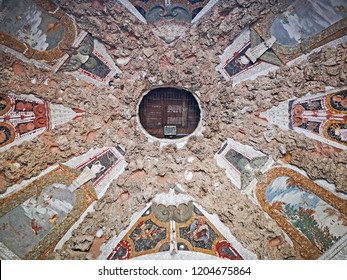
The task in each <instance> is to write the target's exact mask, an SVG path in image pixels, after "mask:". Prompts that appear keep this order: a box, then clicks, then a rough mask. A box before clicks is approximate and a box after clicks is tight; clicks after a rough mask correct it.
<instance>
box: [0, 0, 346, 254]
mask: <svg viewBox="0 0 347 280" xmlns="http://www.w3.org/2000/svg"><path fill="white" fill-rule="evenodd" d="M59 2H60V5H61V6H62V7H63V8H64V9H65V10H66V12H67V13H69V14H72V15H74V16H75V18H76V20H77V23H78V24H79V25H80V27H81V28H82V29H84V30H86V31H88V32H90V33H91V34H92V35H93V36H94V37H95V38H97V39H99V40H100V41H101V42H103V43H104V44H105V45H106V47H107V49H108V52H109V54H110V55H111V56H112V57H113V59H114V60H115V61H116V63H117V64H118V66H119V68H120V69H121V70H122V72H123V73H122V75H121V77H120V78H119V79H114V80H113V81H112V83H111V85H110V86H104V87H96V86H93V85H90V84H87V83H85V82H83V81H78V80H76V79H75V78H73V77H71V76H68V75H65V74H64V73H51V72H48V71H46V70H43V69H38V68H36V67H35V66H33V65H27V64H24V63H23V62H21V61H19V60H18V59H17V58H16V57H14V56H12V55H9V54H5V53H1V54H0V55H1V62H0V75H1V76H0V78H1V79H0V86H1V88H2V91H3V92H8V91H10V90H11V91H15V92H18V93H22V94H29V93H33V94H35V95H36V96H38V97H40V98H43V99H46V100H48V101H52V102H55V103H62V104H63V105H66V106H68V107H70V108H80V109H82V110H84V111H85V112H86V116H85V117H84V118H82V119H78V120H76V121H74V122H71V123H69V124H67V125H65V126H61V127H57V128H56V129H55V130H53V131H50V132H46V133H44V134H43V135H41V136H40V137H38V138H36V139H34V140H33V141H31V142H27V143H24V144H22V145H21V146H19V147H12V148H11V149H9V150H8V151H6V152H4V153H2V154H1V157H0V182H1V183H0V186H1V187H0V190H1V192H5V190H6V189H7V188H8V187H9V186H11V185H13V184H15V183H18V182H20V181H22V180H24V179H28V178H30V177H32V176H36V175H38V174H39V173H40V172H41V171H42V170H44V169H45V168H47V167H48V166H50V165H53V164H55V163H57V162H64V161H66V160H67V159H70V158H72V157H74V156H78V155H81V154H83V153H85V152H86V151H87V150H89V149H90V148H91V147H94V146H99V147H102V146H116V145H118V144H120V145H122V146H123V147H124V148H125V151H126V160H127V162H128V163H129V164H128V167H127V169H126V171H125V172H124V173H123V174H122V175H121V176H120V177H119V178H118V179H117V181H116V182H113V183H112V184H111V186H110V189H109V190H108V191H107V193H106V195H105V196H104V197H103V198H102V199H101V200H99V201H98V202H97V204H96V208H95V209H96V211H95V212H93V213H90V214H88V215H87V216H86V218H85V220H84V222H83V223H82V224H81V225H80V226H79V227H78V229H77V230H75V231H74V232H73V236H72V238H71V239H70V240H69V241H68V242H67V243H66V244H65V245H64V247H63V248H62V249H61V250H59V251H58V252H57V253H55V254H52V256H51V257H52V258H58V259H60V258H63V259H71V258H72V259H86V258H95V254H93V252H91V251H90V248H93V246H92V245H93V242H96V239H95V237H94V234H95V232H96V231H97V230H98V229H99V228H100V227H102V226H105V227H106V233H105V240H107V239H109V238H111V237H113V236H114V235H117V234H119V233H120V232H121V231H122V230H123V229H124V228H126V226H127V223H128V222H129V220H130V217H131V215H132V214H133V213H134V212H136V211H139V210H141V209H143V207H144V206H145V204H146V203H147V202H148V201H150V200H151V199H152V198H153V197H154V195H155V194H157V193H160V192H163V191H167V185H168V184H171V183H180V184H181V185H183V186H184V187H185V188H186V190H187V193H188V194H191V195H192V196H193V197H195V198H196V200H197V202H198V203H199V204H200V205H203V206H204V208H205V209H206V210H207V211H208V212H209V213H216V214H218V216H219V218H220V219H221V220H222V221H223V222H224V223H225V224H226V225H227V226H228V227H229V228H230V230H231V232H232V234H233V235H234V236H235V237H236V238H237V239H238V240H239V241H240V242H241V243H242V245H243V246H245V247H246V248H247V249H249V250H251V251H253V252H254V253H256V254H257V255H258V257H259V258H261V259H292V258H294V259H297V258H300V256H299V254H298V253H297V252H295V250H294V249H293V248H292V247H291V246H290V245H289V244H288V243H287V242H286V240H285V238H284V236H283V233H282V231H281V229H280V228H279V226H278V225H277V224H276V223H275V222H274V221H272V220H268V219H266V218H265V216H264V213H263V212H262V211H261V210H260V208H259V207H258V206H256V205H254V204H253V203H252V202H251V201H250V200H249V199H248V198H247V197H245V196H242V195H241V194H240V192H239V190H238V189H236V188H235V187H234V186H233V185H232V184H231V183H230V181H229V180H228V179H227V178H226V176H225V173H224V170H222V169H220V168H219V167H218V166H217V165H216V162H215V160H214V154H215V153H216V152H217V151H218V149H219V148H220V145H221V144H222V143H223V141H224V140H225V139H227V138H232V139H234V140H235V141H238V142H240V143H242V144H247V145H250V146H252V147H253V148H254V149H256V150H259V151H262V152H263V153H264V154H266V155H271V156H272V157H273V158H274V159H279V158H282V157H285V158H286V159H287V160H288V161H290V163H291V164H293V165H296V166H298V167H299V168H301V169H303V170H305V171H306V172H307V174H308V176H309V177H310V178H311V179H325V180H327V181H328V182H330V183H334V184H336V188H337V189H338V190H339V191H342V192H347V185H346V182H347V178H346V172H345V166H346V162H347V152H346V151H339V150H337V149H332V148H330V147H326V146H324V145H322V144H320V143H318V142H316V141H313V140H310V139H307V138H305V137H304V136H303V135H298V134H296V133H293V132H287V131H281V130H280V129H278V128H276V127H273V128H269V127H268V125H267V123H266V122H265V121H263V120H261V119H259V118H258V117H256V115H255V113H257V112H260V111H262V110H266V109H268V108H271V107H272V106H274V105H277V104H278V103H279V102H280V101H283V100H287V99H288V98H292V97H300V96H304V95H305V94H307V93H308V92H311V93H313V94H314V93H319V92H322V91H324V90H325V87H326V86H334V87H339V86H343V85H345V84H346V80H347V78H346V77H347V76H346V75H347V72H346V69H347V67H346V65H345V64H346V53H347V44H344V45H340V46H338V47H337V48H323V50H322V51H320V52H319V53H316V54H313V55H311V56H310V57H309V58H308V59H307V60H304V61H303V62H298V63H297V64H294V65H292V66H290V67H289V66H284V67H282V68H280V69H279V70H278V71H276V72H275V73H271V74H269V75H267V76H265V77H259V78H258V79H256V80H255V81H247V82H244V83H241V84H240V85H237V86H236V87H232V85H231V83H228V82H226V81H225V80H224V79H223V77H222V76H221V75H220V74H219V73H218V72H217V71H215V70H214V69H215V67H216V65H217V64H218V63H219V60H218V55H220V54H221V53H222V52H223V50H224V49H225V47H226V46H228V45H230V43H231V42H232V41H233V39H234V38H235V37H236V36H237V35H238V34H239V33H240V32H241V30H242V29H243V28H244V27H245V26H247V25H248V24H249V23H251V22H254V21H255V20H257V19H258V18H259V17H261V16H262V15H264V14H265V13H266V12H267V11H268V10H269V9H275V7H276V5H275V4H276V3H277V2H281V1H271V0H269V1H265V0H262V1H256V0H254V1H220V3H219V4H217V5H216V6H215V7H214V8H213V9H212V11H211V12H210V13H209V14H208V15H207V16H205V17H204V18H203V19H202V20H201V21H200V22H199V23H198V24H197V25H196V26H194V27H192V28H191V30H190V31H189V34H187V35H186V37H184V38H183V39H181V40H178V41H177V42H176V43H175V44H174V45H172V46H169V45H165V43H163V42H162V41H161V40H160V39H158V38H156V37H155V36H154V35H153V33H152V32H151V30H150V26H148V25H144V24H142V23H140V22H139V21H138V20H137V19H136V18H135V17H134V16H133V15H131V14H130V13H129V12H128V11H127V10H126V9H125V8H124V7H122V6H121V5H120V4H119V3H118V2H115V1H102V0H94V1H74V2H71V1H66V0H61V1H59ZM158 85H174V86H177V87H182V88H186V89H188V90H189V91H191V92H195V93H196V94H197V95H198V96H200V99H201V105H202V109H203V111H204V119H203V122H204V128H205V130H204V132H203V137H191V138H190V139H189V141H188V143H187V145H186V146H185V147H184V148H183V149H181V150H177V148H176V147H174V146H167V147H164V148H160V146H159V143H157V142H155V143H149V142H147V139H146V137H145V136H144V135H143V134H142V132H141V131H140V130H139V128H138V125H137V122H136V106H137V103H138V100H139V97H140V96H141V95H142V94H143V92H145V91H147V90H149V89H151V88H153V87H156V86H158ZM185 171H191V172H193V178H192V179H191V180H190V181H188V180H187V179H186V178H185V177H184V172H185ZM94 247H95V246H94Z"/></svg>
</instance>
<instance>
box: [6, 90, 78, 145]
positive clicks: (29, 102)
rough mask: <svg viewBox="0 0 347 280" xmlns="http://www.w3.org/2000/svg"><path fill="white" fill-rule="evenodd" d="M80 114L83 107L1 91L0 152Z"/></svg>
mask: <svg viewBox="0 0 347 280" xmlns="http://www.w3.org/2000/svg"><path fill="white" fill-rule="evenodd" d="M81 116H83V112H82V111H81V110H78V109H70V108H67V107H64V106H62V105H58V104H51V103H49V102H46V101H43V100H41V99H38V98H36V97H34V96H33V95H16V94H12V93H11V94H8V95H5V94H0V152H1V151H4V150H6V149H8V148H10V147H11V146H13V145H19V144H21V143H22V142H24V141H29V140H31V139H33V138H35V137H36V136H38V135H40V134H41V133H43V132H44V131H46V130H50V129H54V128H55V127H56V126H57V125H60V124H64V123H67V122H69V121H71V120H75V119H76V118H79V117H81Z"/></svg>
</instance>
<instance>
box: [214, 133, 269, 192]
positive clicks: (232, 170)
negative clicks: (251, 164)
mask: <svg viewBox="0 0 347 280" xmlns="http://www.w3.org/2000/svg"><path fill="white" fill-rule="evenodd" d="M222 147H223V148H224V149H223V151H220V152H218V153H217V154H215V159H216V161H217V164H218V166H219V167H221V168H223V169H225V171H226V175H227V177H228V178H229V179H230V181H231V182H232V183H233V184H234V185H235V186H236V187H237V188H238V189H241V172H240V170H239V169H238V168H237V167H236V166H234V165H233V164H232V163H231V162H229V161H228V160H227V159H226V154H227V153H228V152H229V151H230V150H234V151H236V152H237V153H239V154H241V155H242V156H243V157H245V158H247V159H248V160H252V159H254V158H256V157H264V156H265V154H263V153H261V152H259V151H256V150H254V149H253V148H252V147H250V146H248V145H243V144H241V143H238V142H236V141H234V140H232V139H230V138H228V139H227V140H226V141H225V142H224V143H223V144H222ZM272 164H273V160H272V159H271V158H269V159H268V160H267V162H266V163H265V164H264V166H263V167H262V168H261V169H260V171H261V172H265V171H266V170H268V169H269V168H270V166H271V165H272ZM247 166H248V165H246V167H245V168H247ZM253 180H255V179H253ZM253 180H252V182H251V183H250V185H248V186H246V187H245V188H244V189H243V192H244V193H246V194H253V191H252V190H253V189H254V186H255V184H256V181H254V182H253Z"/></svg>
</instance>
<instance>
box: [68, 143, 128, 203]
mask: <svg viewBox="0 0 347 280" xmlns="http://www.w3.org/2000/svg"><path fill="white" fill-rule="evenodd" d="M66 165H67V166H70V167H72V168H75V169H77V170H81V171H82V170H83V169H84V168H86V167H88V168H89V169H95V168H96V170H98V172H97V173H96V174H95V177H94V178H92V179H91V180H90V182H91V183H92V184H93V186H94V188H95V191H96V193H97V195H98V197H99V198H100V197H102V196H103V195H104V194H105V192H106V190H107V188H108V186H109V185H110V183H111V182H112V181H113V180H114V179H116V178H117V177H118V176H119V175H120V174H121V173H122V172H123V171H124V168H125V166H126V165H127V163H126V162H125V159H124V151H123V150H122V148H120V147H117V148H114V147H104V148H101V149H100V148H97V149H92V150H90V151H88V152H87V153H86V154H84V155H82V156H79V157H76V158H73V159H72V160H70V161H68V162H67V163H66Z"/></svg>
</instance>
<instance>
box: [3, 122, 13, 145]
mask: <svg viewBox="0 0 347 280" xmlns="http://www.w3.org/2000/svg"><path fill="white" fill-rule="evenodd" d="M0 126H3V127H6V128H8V129H9V130H10V131H11V135H10V138H9V139H8V140H7V141H5V142H4V143H2V144H0V148H2V147H5V146H7V145H9V144H11V143H13V141H14V140H15V139H16V135H17V133H16V130H15V129H14V127H13V126H12V125H10V124H9V123H5V122H0Z"/></svg>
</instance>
